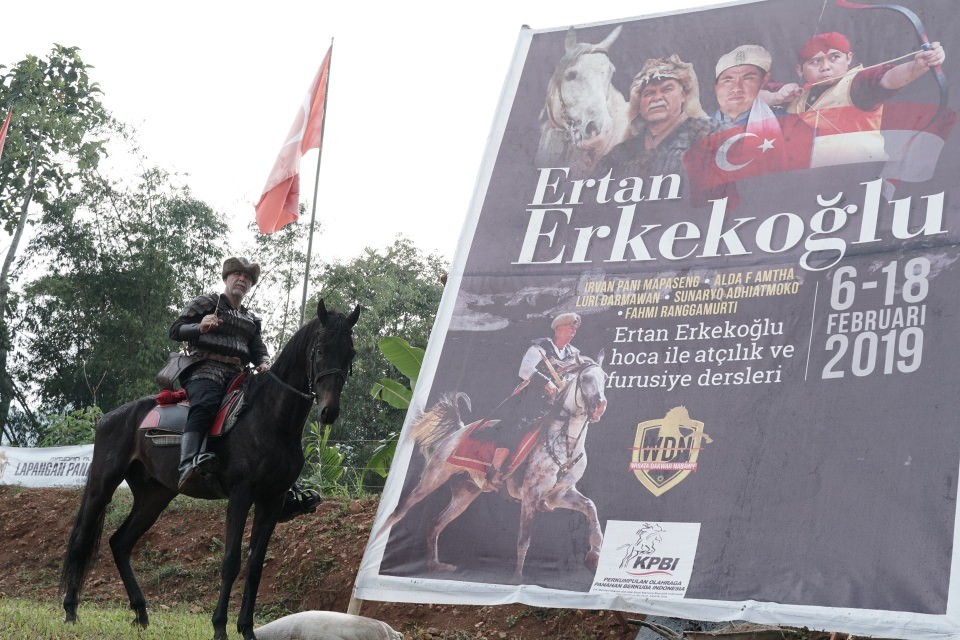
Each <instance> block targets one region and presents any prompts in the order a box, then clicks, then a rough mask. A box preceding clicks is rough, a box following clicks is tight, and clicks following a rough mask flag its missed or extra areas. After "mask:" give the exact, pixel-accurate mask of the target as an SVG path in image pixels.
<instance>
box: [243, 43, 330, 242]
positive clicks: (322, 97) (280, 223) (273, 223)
mask: <svg viewBox="0 0 960 640" xmlns="http://www.w3.org/2000/svg"><path fill="white" fill-rule="evenodd" d="M332 50H333V46H332V45H331V47H330V49H327V55H326V56H324V58H323V64H321V65H320V70H319V71H317V75H316V77H314V79H313V83H312V84H311V85H310V89H309V90H308V91H307V94H306V96H304V99H303V104H302V105H301V106H300V110H299V111H298V112H297V117H296V118H295V119H294V121H293V126H292V127H291V128H290V133H289V134H288V135H287V141H286V142H284V143H283V146H282V147H281V148H280V155H279V156H277V161H276V162H275V163H274V165H273V170H272V171H271V172H270V176H269V177H268V178H267V184H266V185H265V186H264V187H263V195H262V196H260V202H258V203H257V207H256V211H257V226H258V227H259V228H260V233H273V232H274V231H279V230H280V229H282V228H283V227H284V226H286V225H288V224H290V223H291V222H295V221H296V220H297V218H298V217H299V210H298V207H299V202H300V158H301V157H302V156H303V154H305V153H306V152H307V151H309V150H310V149H319V148H320V145H321V143H322V138H323V114H324V111H325V110H326V107H327V82H328V80H329V78H330V53H331V51H332Z"/></svg>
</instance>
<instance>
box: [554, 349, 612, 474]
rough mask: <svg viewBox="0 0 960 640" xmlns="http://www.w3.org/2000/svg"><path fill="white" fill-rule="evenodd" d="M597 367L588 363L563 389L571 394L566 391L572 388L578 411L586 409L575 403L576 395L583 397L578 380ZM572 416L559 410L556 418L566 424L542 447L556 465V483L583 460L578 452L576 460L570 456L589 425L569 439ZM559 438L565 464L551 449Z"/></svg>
mask: <svg viewBox="0 0 960 640" xmlns="http://www.w3.org/2000/svg"><path fill="white" fill-rule="evenodd" d="M597 366H600V365H598V364H596V363H588V364H587V365H586V366H585V367H583V368H581V369H580V370H579V371H577V374H576V378H577V379H576V384H575V385H573V384H568V385H567V386H566V387H565V391H566V393H571V391H567V390H568V389H571V387H573V389H572V393H573V394H574V395H573V403H574V405H575V406H576V407H577V408H578V409H586V403H584V405H583V406H581V405H580V403H579V402H578V401H577V394H578V393H580V395H581V396H582V395H583V394H582V392H580V378H581V376H582V375H583V374H584V372H586V371H587V370H589V369H591V368H593V367H597ZM571 382H572V381H571ZM558 404H559V405H562V404H565V401H564V402H559V403H558ZM572 415H573V414H572V413H570V412H569V411H567V410H565V409H562V408H561V410H560V413H559V415H558V416H557V417H558V418H561V419H564V417H565V422H566V424H565V426H564V428H563V429H561V430H560V431H559V432H558V433H557V435H556V437H555V438H554V439H552V440H551V439H549V438H544V441H543V447H544V449H546V450H547V454H548V455H549V456H550V459H551V460H553V462H554V463H555V464H556V465H557V483H559V482H560V478H561V477H563V475H564V474H566V473H567V472H569V471H570V469H572V468H573V467H574V465H576V464H577V463H578V462H580V460H581V459H582V458H583V454H584V452H583V451H581V452H580V455H578V456H577V457H576V458H573V457H572V456H573V452H574V451H575V450H576V448H577V445H578V444H579V442H580V438H582V437H583V434H584V433H585V432H586V430H587V427H588V426H589V425H590V421H589V420H588V421H587V422H585V423H584V425H583V428H582V429H580V432H579V433H578V434H577V437H576V438H571V437H570V435H569V433H567V429H569V426H570V417H571V416H572ZM560 438H563V439H564V449H565V454H566V458H567V459H566V461H565V462H564V461H561V460H560V456H559V455H557V452H556V451H555V450H554V447H553V443H554V442H556V441H557V440H559V439H560ZM570 440H573V443H572V444H571V442H570Z"/></svg>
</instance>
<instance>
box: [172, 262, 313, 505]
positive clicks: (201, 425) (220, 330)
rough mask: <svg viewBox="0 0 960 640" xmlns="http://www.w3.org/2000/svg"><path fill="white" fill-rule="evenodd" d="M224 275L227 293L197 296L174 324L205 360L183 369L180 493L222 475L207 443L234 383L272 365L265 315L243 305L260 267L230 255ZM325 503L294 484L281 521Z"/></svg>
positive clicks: (181, 338) (174, 334) (177, 332)
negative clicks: (185, 404)
mask: <svg viewBox="0 0 960 640" xmlns="http://www.w3.org/2000/svg"><path fill="white" fill-rule="evenodd" d="M222 276H223V282H224V285H225V286H224V290H223V293H221V294H219V295H217V294H215V293H209V294H204V295H202V296H199V297H197V298H194V299H193V300H191V301H190V302H189V303H187V306H186V307H185V308H184V309H183V311H181V313H180V317H178V318H177V319H176V320H175V321H174V322H173V324H172V325H171V326H170V338H171V339H172V340H177V341H181V342H185V343H186V344H187V351H188V353H189V354H190V355H191V356H193V357H194V358H197V359H198V360H199V361H198V362H196V363H195V364H192V365H191V366H190V367H189V368H187V369H185V370H184V371H182V372H181V373H180V384H181V386H182V387H183V389H184V390H186V392H187V397H188V398H189V399H190V409H189V412H188V413H187V423H186V426H185V427H184V429H183V437H182V439H181V440H180V481H179V484H178V488H179V489H180V491H186V490H189V489H190V487H196V486H203V485H204V484H205V483H206V482H207V478H208V477H209V476H211V475H213V474H215V473H216V470H217V459H216V455H215V454H213V453H210V452H207V451H204V443H205V441H206V437H207V431H208V429H209V428H210V426H211V424H212V423H213V420H214V418H215V417H216V415H217V411H218V410H219V409H220V405H221V403H222V402H223V398H224V396H225V394H226V390H227V387H228V385H229V384H230V382H231V381H232V380H233V379H234V378H236V377H237V376H238V375H240V374H241V373H242V372H243V370H244V367H245V366H247V365H248V364H250V365H252V366H254V367H255V368H256V370H257V372H259V373H262V372H264V371H267V370H268V369H269V368H270V356H269V353H268V352H267V347H266V345H265V344H264V342H263V338H262V336H261V334H260V324H261V321H260V318H259V317H257V316H256V315H254V314H253V313H252V312H251V311H250V310H249V309H247V308H246V307H245V306H244V305H243V304H242V302H243V299H244V297H246V295H247V294H248V293H249V292H250V289H251V288H253V286H254V285H256V284H257V281H258V280H259V279H260V265H259V264H257V263H255V262H250V260H248V259H247V258H244V257H230V258H227V259H226V260H225V261H224V263H223V269H222ZM319 502H320V496H319V495H318V494H317V493H316V492H314V491H304V490H302V489H300V488H299V487H298V486H297V485H294V486H293V487H292V488H291V489H290V490H289V491H288V492H287V495H286V497H285V500H284V508H283V513H282V515H281V521H283V520H287V519H290V518H292V517H294V516H295V515H299V514H300V513H310V512H312V511H315V510H316V505H317V503H319Z"/></svg>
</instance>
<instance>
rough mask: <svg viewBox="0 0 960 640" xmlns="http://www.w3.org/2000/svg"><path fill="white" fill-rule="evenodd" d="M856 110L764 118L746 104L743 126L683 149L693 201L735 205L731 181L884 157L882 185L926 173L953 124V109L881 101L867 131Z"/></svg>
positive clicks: (927, 176) (929, 174) (925, 177)
mask: <svg viewBox="0 0 960 640" xmlns="http://www.w3.org/2000/svg"><path fill="white" fill-rule="evenodd" d="M758 102H759V101H758ZM767 111H768V112H769V109H767ZM863 113H864V112H862V111H860V110H859V109H857V108H856V107H836V108H831V109H822V110H820V111H818V112H816V113H808V114H803V115H801V116H798V115H793V114H787V115H781V116H780V117H779V118H771V116H772V115H773V114H772V112H770V113H769V114H768V115H766V116H764V115H763V114H762V112H760V111H758V110H757V109H754V111H753V112H751V116H750V120H749V121H748V123H747V126H746V127H732V128H730V129H725V130H723V131H720V132H718V133H715V134H713V135H712V136H709V137H707V138H704V139H703V140H701V141H700V142H698V143H697V144H695V145H694V146H692V147H691V148H690V149H688V150H687V152H686V153H685V154H684V156H683V164H684V167H685V168H686V171H687V175H688V177H689V179H690V185H691V191H692V193H693V195H694V201H695V202H696V203H698V204H703V203H705V202H706V201H707V200H710V199H714V198H716V197H721V196H726V197H729V198H732V199H733V200H732V202H735V201H736V200H737V198H736V188H735V183H736V182H737V181H739V180H743V179H746V178H752V177H755V176H761V175H766V174H771V173H779V172H782V171H796V170H803V169H810V168H816V167H835V166H841V165H847V164H859V163H866V162H885V163H886V164H885V166H884V168H883V171H882V173H881V176H882V177H883V178H884V179H885V182H886V185H887V188H888V189H889V188H890V187H892V186H895V185H896V184H897V183H898V182H924V181H926V180H929V179H930V178H931V177H933V171H934V169H935V168H936V166H937V161H938V160H939V158H940V152H941V151H942V150H943V146H944V142H945V140H946V139H947V137H948V136H949V135H950V132H951V131H952V130H953V127H954V125H955V124H956V121H957V114H956V113H955V112H954V111H952V110H950V109H942V110H941V109H939V108H938V107H937V105H931V104H925V103H906V102H903V103H888V104H885V105H884V106H883V114H882V117H881V120H880V124H879V128H878V129H873V130H869V129H864V128H862V127H858V126H857V123H858V122H859V121H860V120H862V119H863ZM731 206H732V205H731Z"/></svg>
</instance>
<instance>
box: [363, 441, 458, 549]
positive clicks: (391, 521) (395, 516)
mask: <svg viewBox="0 0 960 640" xmlns="http://www.w3.org/2000/svg"><path fill="white" fill-rule="evenodd" d="M431 463H432V464H431ZM460 470H461V471H462V469H460ZM451 473H452V472H451V470H450V469H449V465H447V464H444V463H439V464H437V459H436V458H430V459H428V460H427V463H426V467H425V468H424V470H423V473H422V475H421V476H420V482H418V483H417V486H416V487H414V488H413V491H411V492H410V493H409V494H407V496H406V497H404V498H402V499H401V500H400V503H399V504H398V505H397V508H396V509H394V510H393V513H391V514H390V517H389V518H387V521H386V522H385V523H384V525H383V528H382V529H381V530H380V531H381V533H382V532H384V531H389V530H390V528H391V527H393V525H395V524H397V523H398V522H400V521H401V520H403V518H404V516H406V515H407V512H408V511H410V509H412V508H413V507H415V506H416V505H417V504H419V503H420V501H421V500H423V499H424V498H426V497H427V496H428V495H430V494H431V493H433V492H434V491H436V490H437V489H439V488H440V486H441V485H442V484H443V483H444V482H446V481H447V479H448V478H449V477H450V475H451Z"/></svg>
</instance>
